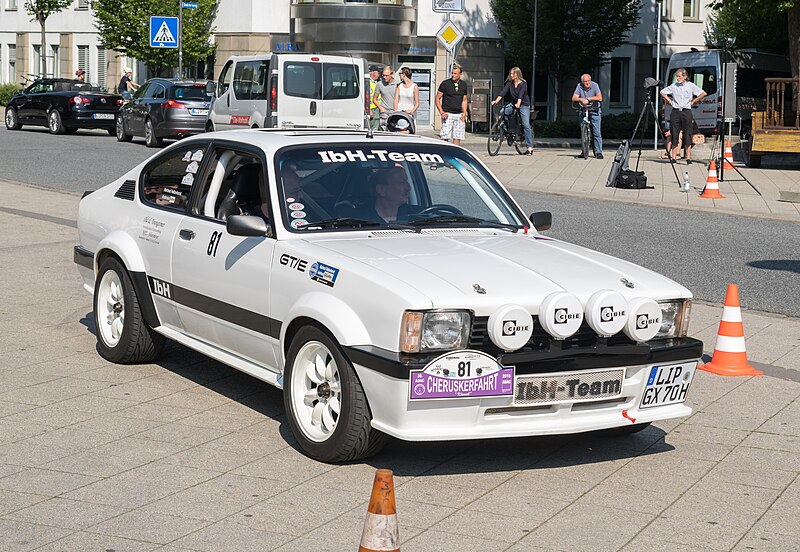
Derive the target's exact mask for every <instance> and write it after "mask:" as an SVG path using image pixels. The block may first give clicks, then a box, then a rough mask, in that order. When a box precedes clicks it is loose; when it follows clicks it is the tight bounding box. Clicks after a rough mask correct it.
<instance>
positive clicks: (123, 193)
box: [114, 180, 136, 201]
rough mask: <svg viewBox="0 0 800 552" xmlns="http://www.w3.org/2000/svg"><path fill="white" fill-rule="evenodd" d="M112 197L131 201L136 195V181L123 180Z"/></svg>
mask: <svg viewBox="0 0 800 552" xmlns="http://www.w3.org/2000/svg"><path fill="white" fill-rule="evenodd" d="M114 197H118V198H120V199H127V200H128V201H133V198H135V197H136V181H135V180H126V181H125V182H123V183H122V186H120V187H119V190H117V193H115V194H114Z"/></svg>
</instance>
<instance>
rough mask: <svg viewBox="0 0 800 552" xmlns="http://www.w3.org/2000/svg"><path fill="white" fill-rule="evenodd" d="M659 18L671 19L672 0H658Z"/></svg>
mask: <svg viewBox="0 0 800 552" xmlns="http://www.w3.org/2000/svg"><path fill="white" fill-rule="evenodd" d="M660 3H661V19H672V0H660Z"/></svg>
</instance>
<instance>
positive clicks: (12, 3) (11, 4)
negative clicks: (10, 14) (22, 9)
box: [6, 0, 17, 10]
mask: <svg viewBox="0 0 800 552" xmlns="http://www.w3.org/2000/svg"><path fill="white" fill-rule="evenodd" d="M6 9H7V10H16V9H17V0H8V2H7V3H6Z"/></svg>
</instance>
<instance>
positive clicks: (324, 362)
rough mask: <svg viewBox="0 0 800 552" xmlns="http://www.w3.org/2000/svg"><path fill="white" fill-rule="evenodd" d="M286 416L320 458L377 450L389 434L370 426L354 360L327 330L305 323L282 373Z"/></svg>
mask: <svg viewBox="0 0 800 552" xmlns="http://www.w3.org/2000/svg"><path fill="white" fill-rule="evenodd" d="M283 404H284V406H285V407H286V418H287V420H288V423H289V427H290V428H291V430H292V433H293V434H294V436H295V438H296V439H297V442H298V443H299V445H300V447H301V448H302V449H303V450H304V451H305V452H306V454H308V456H310V457H311V458H314V459H315V460H319V461H320V462H347V461H350V460H356V459H359V458H366V457H367V456H372V455H373V454H376V453H377V452H378V451H379V450H380V449H381V448H383V446H384V445H385V444H386V442H387V441H388V439H389V436H388V435H386V434H384V433H381V432H379V431H377V430H375V429H372V427H371V425H370V421H371V420H370V419H371V415H370V411H369V404H368V403H367V398H366V395H365V394H364V390H363V388H362V387H361V382H360V381H358V377H357V376H356V372H355V370H354V369H353V365H352V364H351V363H350V361H349V360H347V358H345V356H344V354H343V353H342V351H341V349H340V347H339V345H338V344H337V343H336V341H335V340H334V339H333V338H332V337H331V336H329V335H328V334H327V333H326V332H324V331H322V330H321V329H319V328H317V327H314V326H305V327H303V328H301V329H300V330H299V331H298V332H297V334H296V335H295V336H294V338H293V339H292V343H291V345H290V346H289V351H288V354H287V356H286V367H285V369H284V373H283Z"/></svg>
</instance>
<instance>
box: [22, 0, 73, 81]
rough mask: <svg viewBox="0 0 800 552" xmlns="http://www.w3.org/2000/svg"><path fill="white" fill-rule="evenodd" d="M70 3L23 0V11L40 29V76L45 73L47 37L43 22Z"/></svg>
mask: <svg viewBox="0 0 800 552" xmlns="http://www.w3.org/2000/svg"><path fill="white" fill-rule="evenodd" d="M70 4H72V0H25V11H26V12H28V15H30V16H31V17H32V18H33V19H32V21H37V22H38V23H39V27H40V28H41V31H42V56H41V57H42V59H41V65H40V68H39V71H40V73H41V76H43V77H44V76H46V75H47V39H46V35H45V22H46V21H47V18H48V17H50V16H51V15H53V14H54V13H58V12H60V11H61V10H63V9H64V8H66V7H67V6H69V5H70Z"/></svg>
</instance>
